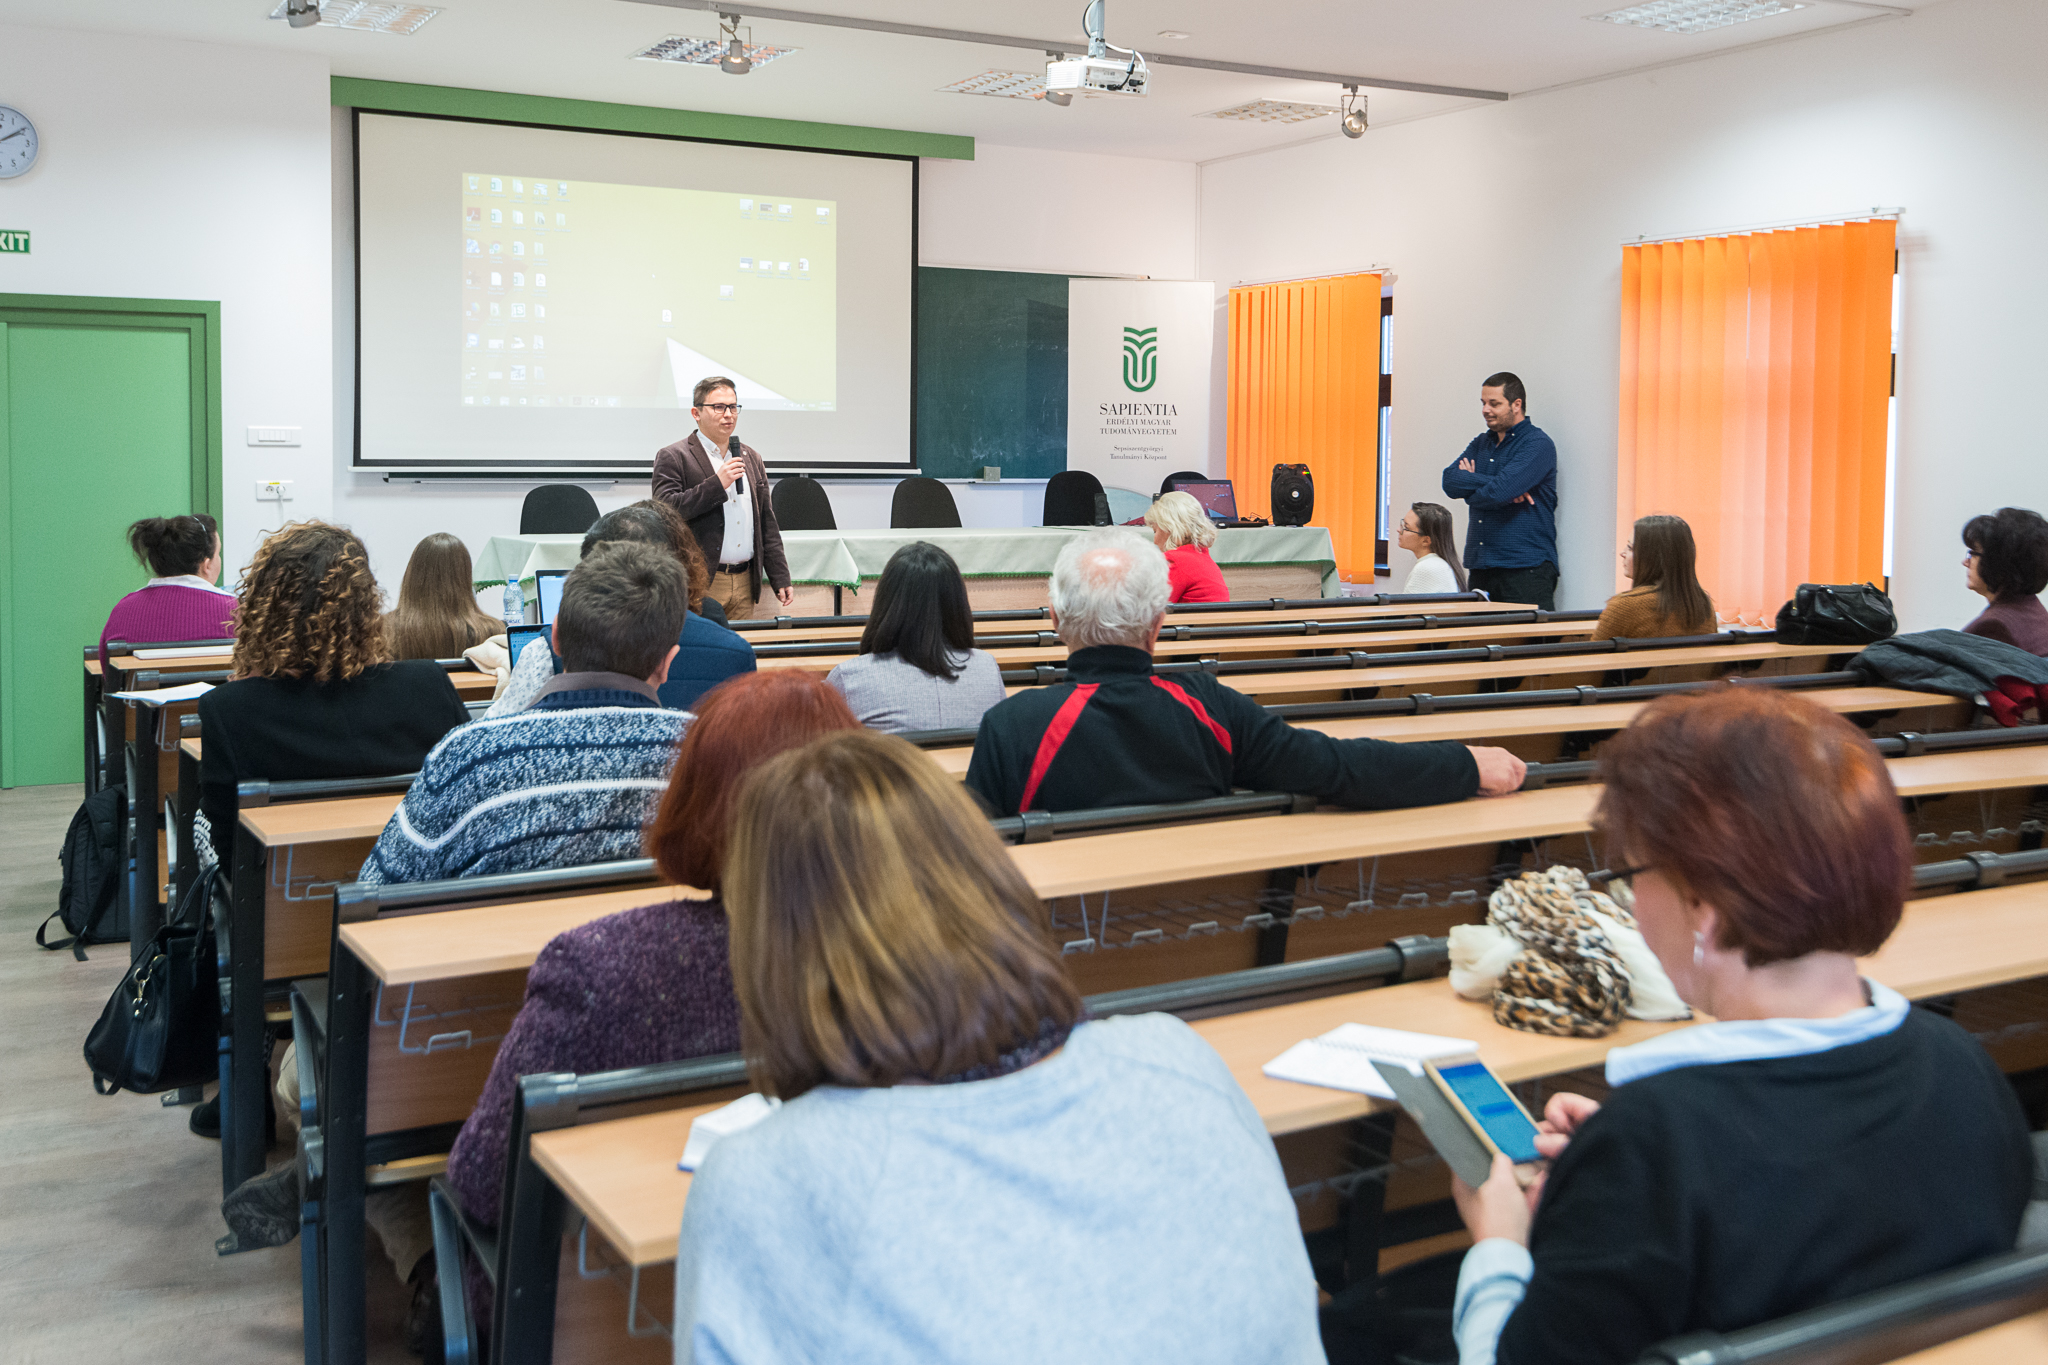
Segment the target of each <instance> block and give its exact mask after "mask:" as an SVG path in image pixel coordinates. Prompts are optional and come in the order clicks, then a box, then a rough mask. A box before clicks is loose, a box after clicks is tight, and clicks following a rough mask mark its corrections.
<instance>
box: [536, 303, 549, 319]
mask: <svg viewBox="0 0 2048 1365" xmlns="http://www.w3.org/2000/svg"><path fill="white" fill-rule="evenodd" d="M533 315H534V316H535V317H537V318H544V317H546V316H547V315H548V306H547V305H546V304H544V303H536V304H535V305H533Z"/></svg>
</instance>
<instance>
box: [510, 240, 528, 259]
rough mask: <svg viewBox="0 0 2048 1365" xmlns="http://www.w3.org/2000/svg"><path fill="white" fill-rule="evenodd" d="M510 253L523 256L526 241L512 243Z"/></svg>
mask: <svg viewBox="0 0 2048 1365" xmlns="http://www.w3.org/2000/svg"><path fill="white" fill-rule="evenodd" d="M512 254H513V255H514V256H524V255H525V254H526V243H524V242H514V243H513V244H512Z"/></svg>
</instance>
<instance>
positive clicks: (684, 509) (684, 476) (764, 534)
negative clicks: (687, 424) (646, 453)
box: [654, 431, 789, 602]
mask: <svg viewBox="0 0 2048 1365" xmlns="http://www.w3.org/2000/svg"><path fill="white" fill-rule="evenodd" d="M740 458H741V459H742V460H744V461H745V462H746V466H747V475H746V477H747V496H749V497H751V498H752V499H753V500H754V563H753V567H752V568H751V569H749V570H748V572H747V579H748V587H749V588H750V589H751V590H752V593H753V600H754V601H756V602H758V601H760V600H761V578H762V571H763V570H764V569H765V570H766V571H767V579H768V586H769V587H771V588H774V589H775V590H776V591H777V592H780V591H781V590H782V589H784V588H786V587H788V586H789V560H788V559H787V558H786V557H784V555H783V553H782V528H781V527H779V526H777V525H776V524H775V508H774V506H773V505H772V504H771V503H770V501H769V499H768V470H767V467H766V466H764V465H763V464H762V463H761V456H760V455H759V453H757V452H756V451H755V449H754V448H753V447H752V446H750V445H748V444H747V443H746V442H744V441H742V442H741V443H740ZM723 463H724V460H723V459H717V460H714V459H713V458H712V457H711V455H710V454H709V453H707V452H706V451H705V449H704V438H703V436H702V435H701V434H700V433H698V432H694V431H693V432H691V433H690V434H689V435H688V436H686V437H684V438H683V439H682V440H680V441H677V442H676V443H675V444H674V445H672V446H663V447H662V448H661V450H660V451H659V452H658V453H657V454H656V455H655V457H654V496H655V497H657V498H660V499H661V500H662V501H663V502H665V503H667V504H668V505H669V506H671V507H673V508H675V509H676V511H678V512H680V513H682V516H683V520H684V521H687V522H688V523H690V529H691V530H692V531H694V532H696V534H697V543H698V544H699V545H701V546H702V547H703V548H704V562H705V563H706V564H708V565H709V566H710V567H711V571H712V572H713V573H717V572H718V548H719V546H720V545H722V544H723V543H724V541H725V485H724V484H722V483H720V482H719V481H718V466H719V465H720V464H723Z"/></svg>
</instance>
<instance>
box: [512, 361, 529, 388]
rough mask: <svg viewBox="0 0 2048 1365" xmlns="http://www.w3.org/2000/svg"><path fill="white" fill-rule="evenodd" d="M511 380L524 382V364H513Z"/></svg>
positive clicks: (516, 382) (518, 382) (519, 382)
mask: <svg viewBox="0 0 2048 1365" xmlns="http://www.w3.org/2000/svg"><path fill="white" fill-rule="evenodd" d="M512 382H513V383H515V384H524V383H525V382H526V367H525V366H524V365H514V366H513V367H512Z"/></svg>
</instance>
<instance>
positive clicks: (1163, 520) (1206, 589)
mask: <svg viewBox="0 0 2048 1365" xmlns="http://www.w3.org/2000/svg"><path fill="white" fill-rule="evenodd" d="M1145 524H1146V525H1147V526H1149V527H1151V528H1152V540H1153V543H1154V544H1156V545H1158V546H1159V548H1160V549H1161V550H1163V551H1165V553H1166V575H1167V582H1168V583H1169V584H1171V585H1172V588H1173V593H1172V596H1171V597H1170V598H1169V599H1168V600H1169V601H1173V602H1228V601H1229V600H1230V585H1229V584H1227V583H1225V582H1224V581H1223V570H1221V569H1219V568H1217V567H1216V561H1215V560H1213V559H1211V558H1210V557H1209V547H1210V546H1211V545H1213V544H1215V543H1216V527H1215V526H1214V525H1213V524H1212V523H1211V522H1210V520H1209V514H1208V513H1206V512H1204V511H1203V510H1202V504H1200V503H1199V502H1196V501H1195V498H1194V495H1193V494H1192V493H1183V492H1181V491H1179V490H1178V489H1176V490H1174V491H1173V492H1171V493H1161V494H1160V495H1159V498H1158V500H1157V501H1155V502H1154V503H1153V504H1152V508H1151V510H1150V511H1148V512H1146V513H1145Z"/></svg>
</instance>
